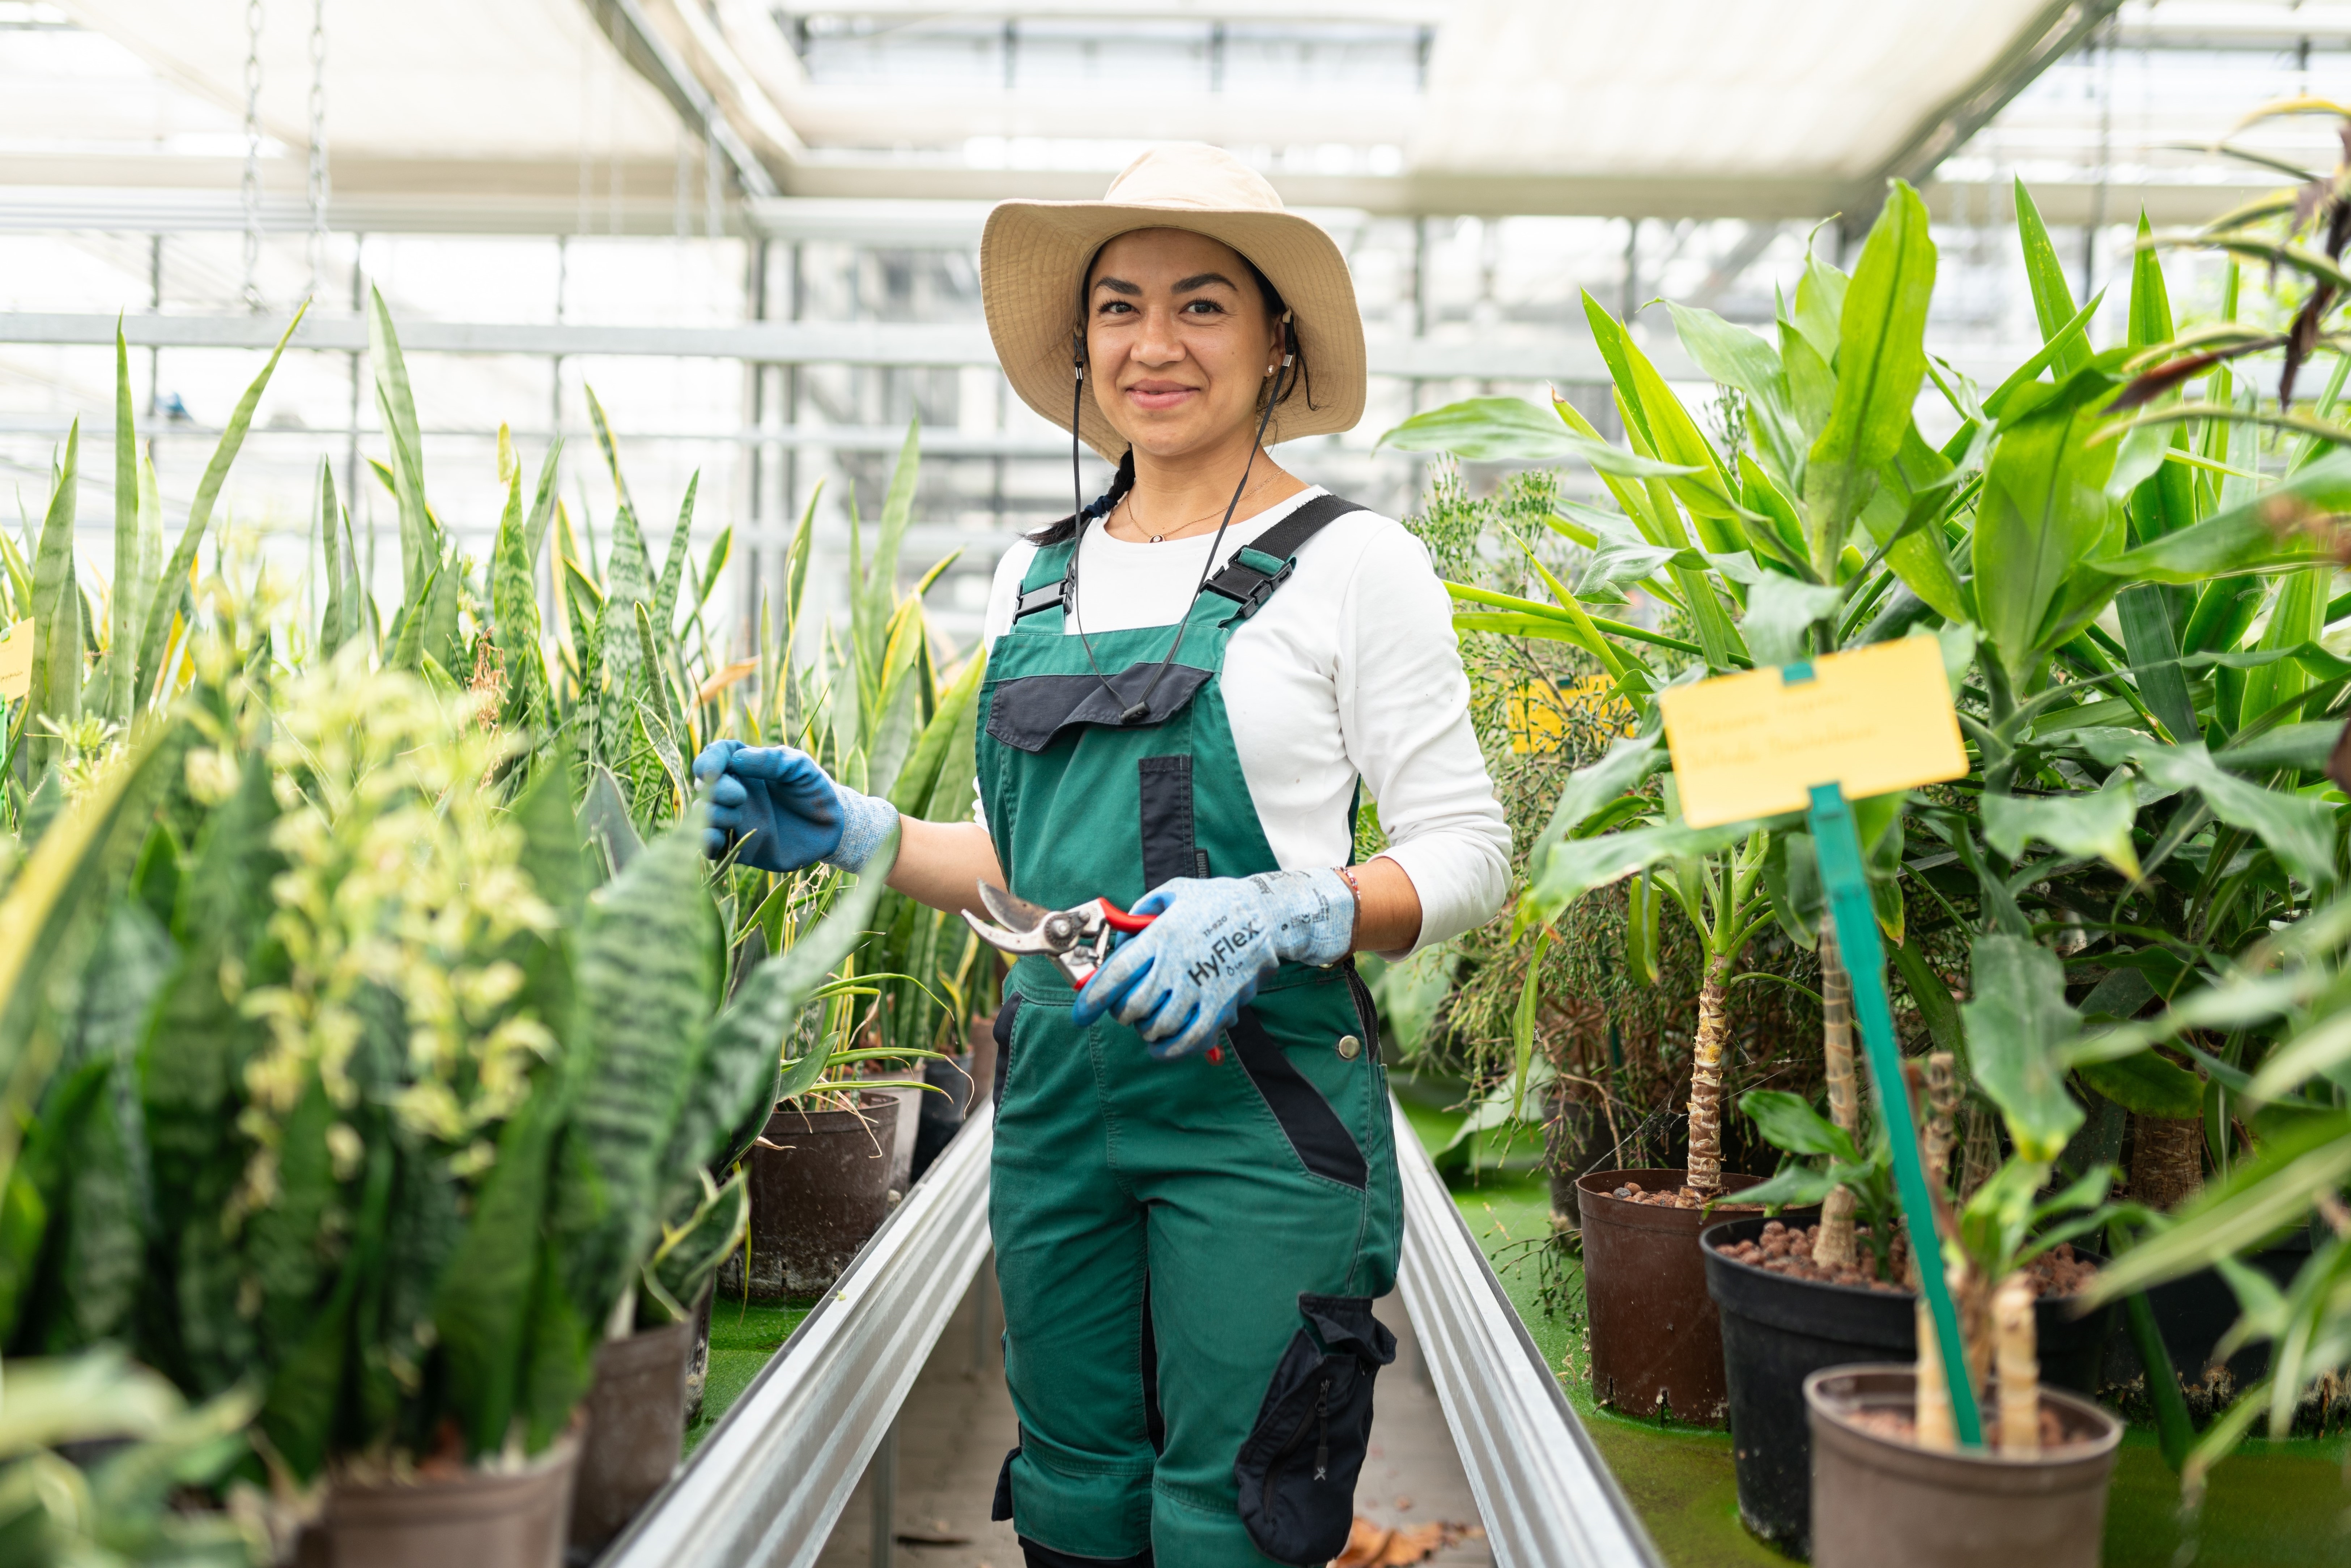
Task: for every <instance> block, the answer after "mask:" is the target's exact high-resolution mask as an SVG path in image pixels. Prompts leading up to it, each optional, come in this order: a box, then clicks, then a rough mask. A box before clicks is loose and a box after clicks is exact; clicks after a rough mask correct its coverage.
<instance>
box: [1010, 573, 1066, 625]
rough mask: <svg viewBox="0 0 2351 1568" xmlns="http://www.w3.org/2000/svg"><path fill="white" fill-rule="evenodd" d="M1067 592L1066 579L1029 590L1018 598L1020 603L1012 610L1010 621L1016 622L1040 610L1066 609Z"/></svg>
mask: <svg viewBox="0 0 2351 1568" xmlns="http://www.w3.org/2000/svg"><path fill="white" fill-rule="evenodd" d="M1069 591H1070V580H1069V579H1068V578H1066V577H1063V578H1057V579H1055V580H1053V581H1051V582H1049V583H1047V584H1046V585H1045V586H1044V587H1042V588H1036V589H1031V590H1029V591H1028V592H1026V593H1024V594H1022V595H1021V596H1020V602H1019V604H1018V605H1016V606H1015V607H1014V609H1013V612H1012V619H1013V620H1015V621H1018V620H1019V619H1020V618H1021V617H1022V616H1024V615H1034V614H1036V613H1037V612H1039V611H1040V610H1061V609H1066V608H1067V607H1068V603H1067V601H1068V597H1069Z"/></svg>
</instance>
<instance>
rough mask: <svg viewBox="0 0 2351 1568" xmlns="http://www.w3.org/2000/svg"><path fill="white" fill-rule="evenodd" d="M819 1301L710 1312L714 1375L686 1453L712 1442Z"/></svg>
mask: <svg viewBox="0 0 2351 1568" xmlns="http://www.w3.org/2000/svg"><path fill="white" fill-rule="evenodd" d="M815 1304H816V1303H815V1302H813V1301H792V1302H788V1303H786V1304H784V1305H782V1306H773V1307H769V1306H758V1305H746V1304H744V1303H743V1302H742V1301H726V1300H725V1299H723V1298H722V1299H721V1300H719V1301H714V1302H712V1303H711V1307H710V1375H709V1376H708V1378H707V1379H706V1380H705V1382H704V1384H703V1385H702V1411H701V1413H700V1414H699V1415H697V1416H695V1418H694V1419H693V1420H692V1421H691V1422H689V1423H688V1424H687V1426H686V1428H685V1451H686V1452H687V1453H689V1454H690V1453H692V1452H694V1450H695V1448H697V1447H698V1446H699V1445H700V1444H701V1442H702V1439H703V1438H705V1437H708V1436H709V1435H710V1432H711V1430H712V1428H714V1427H716V1426H717V1425H718V1422H719V1418H720V1417H721V1416H725V1415H726V1411H727V1409H728V1407H729V1406H732V1405H733V1404H734V1403H735V1401H737V1399H740V1398H741V1397H742V1396H743V1390H745V1389H746V1388H748V1387H750V1386H751V1379H753V1378H755V1377H757V1376H758V1375H759V1369H760V1368H761V1367H763V1366H765V1365H767V1364H768V1360H769V1359H770V1358H772V1357H773V1356H774V1355H775V1354H776V1352H777V1350H778V1349H779V1348H780V1347H781V1346H782V1344H783V1343H784V1341H786V1340H788V1339H789V1338H791V1336H792V1331H793V1330H794V1329H796V1328H798V1327H799V1326H800V1320H801V1319H802V1318H805V1317H807V1316H808V1315H809V1311H810V1308H811V1307H813V1306H814V1305H815Z"/></svg>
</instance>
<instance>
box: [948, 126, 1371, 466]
mask: <svg viewBox="0 0 2351 1568" xmlns="http://www.w3.org/2000/svg"><path fill="white" fill-rule="evenodd" d="M1135 229H1190V230H1192V231H1194V232H1195V233H1196V234H1204V235H1207V236H1208V237H1209V238H1211V239H1216V240H1221V241H1223V242H1224V243H1225V244H1226V245H1228V246H1232V247H1233V248H1234V249H1235V250H1237V251H1238V252H1240V254H1241V255H1242V256H1246V257H1247V258H1248V259H1249V261H1250V263H1251V264H1253V265H1254V266H1255V267H1257V269H1258V270H1259V272H1262V273H1264V274H1265V276H1266V277H1267V278H1268V279H1269V280H1270V281H1271V282H1272V284H1273V286H1274V287H1276V288H1277V289H1279V290H1280V291H1281V298H1282V302H1283V303H1284V304H1286V305H1288V306H1289V307H1290V313H1291V316H1292V319H1293V320H1294V321H1295V323H1296V326H1297V328H1298V346H1299V350H1300V352H1301V356H1302V357H1303V358H1304V360H1305V361H1306V369H1307V371H1308V376H1307V377H1306V378H1304V379H1301V384H1300V387H1299V390H1298V391H1297V392H1292V393H1291V394H1290V396H1289V398H1287V399H1286V400H1285V401H1284V402H1282V404H1281V406H1280V408H1278V409H1276V410H1275V411H1274V413H1273V420H1272V423H1270V425H1269V426H1268V427H1267V430H1266V437H1265V439H1266V444H1267V445H1269V446H1270V445H1272V444H1274V443H1275V442H1278V441H1292V440H1295V439H1297V438H1298V437H1299V436H1301V435H1323V434H1331V433H1332V432H1335V431H1342V430H1352V429H1353V428H1354V426H1355V422H1356V421H1357V420H1359V419H1361V418H1362V417H1363V416H1364V320H1363V317H1362V316H1361V315H1360V314H1359V313H1358V312H1357V311H1356V308H1355V285H1354V281H1353V279H1352V278H1351V277H1348V276H1347V263H1346V260H1345V258H1343V256H1340V254H1339V247H1338V246H1336V245H1333V244H1332V241H1331V236H1330V235H1327V234H1324V233H1323V232H1322V230H1321V229H1320V228H1317V227H1316V226H1315V225H1313V224H1311V223H1309V222H1308V221H1307V220H1306V219H1304V218H1301V217H1300V216H1299V215H1298V214H1295V213H1290V212H1285V211H1283V210H1282V205H1281V198H1280V196H1279V195H1277V194H1276V193H1274V189H1273V187H1272V186H1271V185H1270V184H1268V183H1266V180H1265V177H1264V176H1263V175H1261V174H1259V172H1257V171H1256V170H1254V169H1251V168H1250V167H1249V165H1248V164H1246V163H1243V162H1241V161H1240V160H1239V159H1238V158H1235V157H1234V156H1233V155H1232V154H1231V153H1229V152H1225V151H1224V150H1223V149H1222V148H1217V147H1210V146H1208V145H1207V144H1206V143H1204V142H1198V141H1175V142H1169V143H1167V144H1165V146H1160V147H1155V148H1153V149H1152V150H1151V151H1149V152H1145V153H1144V154H1143V156H1142V157H1140V158H1137V159H1136V160H1135V161H1134V162H1132V163H1130V164H1128V165H1127V166H1126V168H1125V170H1124V171H1123V172H1122V173H1120V175H1119V176H1118V178H1117V179H1115V180H1113V181H1112V182H1111V183H1110V189H1109V190H1108V191H1107V192H1105V193H1103V195H1102V200H1101V201H1099V202H1000V203H998V204H997V206H996V209H995V210H994V211H993V212H991V213H989V214H987V229H986V231H985V232H984V233H983V234H982V235H981V236H980V241H979V293H980V299H981V301H982V302H983V304H984V305H985V306H986V308H987V332H988V336H989V337H990V338H991V339H993V340H995V343H996V357H997V359H998V360H999V361H1002V363H1003V365H1004V373H1005V375H1006V376H1007V377H1008V378H1009V379H1010V381H1011V382H1012V387H1013V390H1014V391H1015V392H1019V394H1020V401H1021V402H1025V403H1027V404H1028V405H1029V407H1030V408H1033V409H1035V410H1036V411H1037V412H1038V413H1041V414H1043V415H1044V416H1045V417H1046V418H1047V419H1050V420H1051V421H1052V422H1053V423H1055V424H1056V425H1059V426H1061V427H1063V428H1067V426H1068V424H1069V419H1070V401H1071V400H1070V393H1071V374H1072V367H1071V362H1070V348H1071V343H1070V335H1071V332H1072V331H1073V330H1075V329H1076V328H1077V325H1078V316H1079V310H1080V308H1081V301H1080V299H1079V298H1078V296H1079V292H1080V290H1081V288H1082V287H1083V286H1084V282H1085V268H1086V267H1087V266H1088V265H1089V264H1090V263H1091V262H1092V260H1093V256H1094V253H1095V252H1096V251H1098V250H1100V249H1101V248H1102V246H1105V245H1107V244H1108V243H1110V242H1111V241H1112V240H1113V239H1116V238H1117V237H1118V236H1119V235H1123V234H1127V233H1130V232H1132V231H1134V230H1135ZM1310 392H1311V396H1312V406H1311V407H1310V406H1309V405H1308V396H1309V393H1310ZM1078 433H1079V434H1081V436H1083V437H1084V439H1085V443H1086V444H1087V445H1089V446H1091V447H1092V448H1093V449H1094V450H1095V451H1096V452H1099V453H1101V454H1102V455H1103V456H1104V457H1107V458H1109V459H1110V460H1111V461H1113V462H1116V461H1117V460H1118V459H1119V457H1120V456H1121V455H1123V453H1124V452H1125V451H1126V438H1125V437H1124V436H1122V435H1121V434H1118V432H1117V431H1115V430H1113V429H1112V428H1111V423H1110V421H1109V420H1107V419H1105V418H1103V417H1102V410H1101V409H1100V408H1099V407H1097V406H1096V405H1095V403H1094V400H1093V399H1092V398H1091V397H1089V398H1086V399H1084V400H1083V403H1082V408H1081V417H1080V423H1079V432H1078Z"/></svg>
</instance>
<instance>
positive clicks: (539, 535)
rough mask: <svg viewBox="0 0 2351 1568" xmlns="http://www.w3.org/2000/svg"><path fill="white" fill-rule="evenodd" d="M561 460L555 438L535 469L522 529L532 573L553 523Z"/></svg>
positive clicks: (559, 442) (560, 443) (560, 442)
mask: <svg viewBox="0 0 2351 1568" xmlns="http://www.w3.org/2000/svg"><path fill="white" fill-rule="evenodd" d="M562 456H563V437H561V436H560V435H559V436H557V437H556V438H555V439H554V440H552V441H550V442H549V443H548V444H547V456H546V458H545V459H544V460H543V461H542V462H541V463H540V464H539V465H538V490H537V492H536V493H535V494H534V496H533V497H532V499H531V503H530V520H529V521H528V522H527V523H525V524H524V525H523V545H524V550H523V554H524V558H525V559H528V561H529V562H530V565H531V569H532V570H534V571H535V570H538V551H539V547H540V545H541V544H543V543H544V542H545V541H546V538H547V529H548V525H549V523H552V522H553V521H554V520H555V508H556V505H557V501H558V497H557V496H556V494H555V480H556V476H557V474H558V472H559V460H560V459H561V457H562Z"/></svg>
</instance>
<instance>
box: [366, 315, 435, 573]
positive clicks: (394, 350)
mask: <svg viewBox="0 0 2351 1568" xmlns="http://www.w3.org/2000/svg"><path fill="white" fill-rule="evenodd" d="M368 358H369V359H370V360H371V361H373V363H374V365H375V403H376V411H377V413H378V414H379V415H380V416H381V419H382V421H383V435H384V440H385V441H386V442H387V443H388V444H390V445H391V447H392V461H391V463H390V464H389V465H388V466H389V467H390V469H391V472H392V496H393V498H394V499H395V500H396V501H397V502H398V504H399V510H400V561H401V580H400V583H401V604H402V607H403V608H404V609H408V610H410V611H411V612H412V613H413V607H414V606H415V605H417V604H420V603H422V602H423V594H424V592H425V591H426V588H427V587H428V585H429V584H428V580H429V577H430V574H431V572H432V570H433V569H434V563H436V562H438V561H439V560H440V559H441V553H442V539H441V528H440V525H439V524H438V523H437V522H435V521H434V517H433V508H432V507H431V505H430V503H428V502H427V501H426V499H425V497H424V445H423V435H422V434H420V432H419V431H418V428H417V423H416V400H415V397H414V395H413V392H411V391H410V388H409V383H408V361H407V360H406V358H405V357H404V356H403V355H402V353H401V351H400V336H399V334H398V333H397V332H396V331H394V330H393V329H392V311H391V310H390V308H387V307H386V306H385V304H384V302H383V295H382V293H381V290H378V289H376V288H374V287H370V288H369V290H368Z"/></svg>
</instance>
